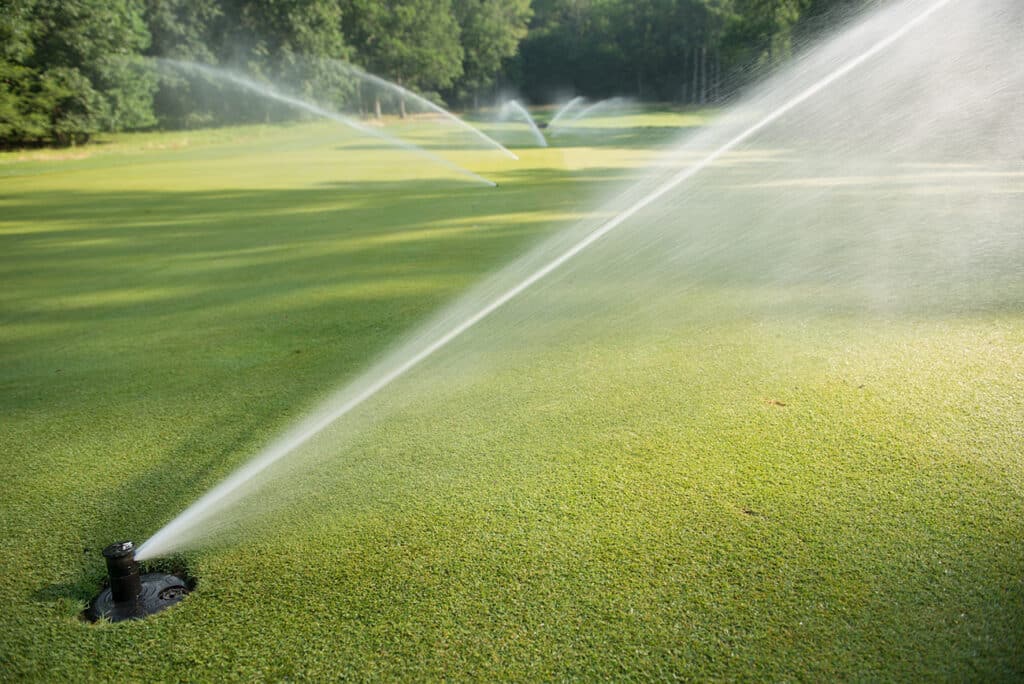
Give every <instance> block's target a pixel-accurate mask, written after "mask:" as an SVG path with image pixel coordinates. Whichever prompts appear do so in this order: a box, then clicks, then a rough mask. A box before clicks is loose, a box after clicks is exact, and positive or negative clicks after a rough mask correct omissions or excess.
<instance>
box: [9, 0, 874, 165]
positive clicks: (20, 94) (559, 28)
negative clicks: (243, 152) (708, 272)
mask: <svg viewBox="0 0 1024 684" xmlns="http://www.w3.org/2000/svg"><path fill="white" fill-rule="evenodd" d="M863 4H865V0H532V2H531V0H0V144H3V145H5V146H13V145H28V144H63V145H67V144H75V143H82V142H85V141H86V140H88V139H89V137H90V136H92V135H93V134H95V133H97V132H100V131H119V130H139V129H151V128H158V127H159V128H187V127H197V126H211V125H222V124H230V123H241V122H249V121H254V120H277V119H283V118H287V117H292V116H295V115H296V114H295V112H293V111H290V110H288V108H287V107H285V106H283V105H280V104H274V103H272V102H269V101H266V100H263V99H260V98H257V97H255V96H252V95H250V96H241V95H239V94H238V93H237V91H231V96H226V93H228V90H227V89H226V88H225V86H223V85H218V84H216V83H210V82H203V81H202V80H201V79H195V78H187V77H186V74H185V73H182V72H181V71H176V70H175V69H168V68H160V64H161V62H159V61H156V60H158V59H165V60H183V61H188V62H200V63H204V64H211V65H219V66H223V67H227V68H231V69H233V70H235V71H237V72H240V73H244V74H247V75H248V76H249V77H251V78H254V79H257V80H267V81H270V82H276V83H281V84H283V86H284V87H285V88H287V89H288V90H289V92H291V93H293V94H296V95H299V96H305V97H309V98H311V99H314V100H316V101H318V102H323V103H333V104H340V103H348V104H351V103H353V102H357V103H359V105H360V106H361V107H362V108H363V109H364V110H368V111H370V112H376V113H378V114H379V113H380V100H379V97H376V96H371V99H374V100H375V101H374V102H373V106H370V104H369V103H368V102H367V93H365V92H364V86H363V85H362V84H361V83H360V81H359V79H358V78H355V77H354V76H353V73H352V71H351V70H349V69H346V68H343V65H344V64H356V65H359V67H361V68H364V69H366V70H367V71H370V72H372V73H375V74H378V75H380V76H383V77H385V78H388V79H390V80H393V81H395V82H396V83H399V84H400V85H402V86H404V87H406V88H409V89H411V90H415V91H418V92H421V93H426V94H427V95H428V96H429V97H431V98H432V99H434V100H436V101H439V102H441V101H443V102H446V103H447V104H449V105H453V106H464V107H465V106H478V105H479V104H481V103H482V102H486V101H488V100H489V99H490V98H492V97H493V96H494V95H495V94H496V93H497V92H498V91H500V90H503V89H508V90H514V91H516V92H519V93H521V94H523V95H524V96H525V97H527V98H529V99H531V100H533V101H535V102H544V101H551V100H553V99H555V98H558V97H565V96H567V95H570V94H571V95H576V94H583V95H587V96H589V97H595V98H596V97H605V96H611V95H631V96H635V97H638V98H640V99H645V100H658V101H671V102H682V103H695V104H702V103H710V102H715V101H717V100H719V99H720V98H722V97H724V96H725V95H727V94H728V93H729V92H731V90H732V89H734V88H735V87H736V86H737V85H738V84H742V81H743V79H744V78H745V77H749V74H751V73H752V71H751V68H752V67H753V68H755V69H758V68H766V67H771V66H773V65H775V64H777V63H779V62H781V61H783V60H785V59H786V58H787V57H788V56H789V55H790V54H791V52H792V49H793V45H794V41H797V40H799V39H800V38H801V36H802V35H803V34H807V33H813V32H815V31H818V30H820V29H821V28H822V27H823V26H827V25H828V24H829V23H830V21H829V20H828V19H824V17H828V16H832V15H831V14H830V12H832V11H834V10H836V9H840V10H842V9H847V8H851V7H854V6H859V5H863Z"/></svg>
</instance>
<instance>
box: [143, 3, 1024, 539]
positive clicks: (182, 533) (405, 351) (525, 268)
mask: <svg viewBox="0 0 1024 684" xmlns="http://www.w3.org/2000/svg"><path fill="white" fill-rule="evenodd" d="M958 2H959V3H961V4H970V5H972V7H973V8H975V9H977V8H978V7H979V5H978V2H975V1H974V0H932V1H931V2H924V1H922V0H906V1H905V2H902V3H899V4H898V5H896V6H894V7H891V8H888V9H886V10H883V11H880V12H876V13H874V14H872V15H871V16H869V17H867V18H866V19H865V20H864V21H862V22H861V23H860V24H858V25H857V26H855V27H852V28H851V29H850V31H848V32H847V33H845V34H844V35H843V36H841V37H840V39H837V40H836V41H832V42H829V43H827V44H824V45H823V46H821V47H820V48H819V49H818V50H816V51H814V52H813V53H811V54H810V55H808V57H807V58H805V59H803V60H801V61H800V62H798V63H797V64H796V65H794V66H793V67H792V68H791V69H789V70H787V72H786V73H784V74H780V75H779V76H778V77H776V78H774V79H772V80H771V81H770V82H769V83H767V84H766V85H765V86H764V87H763V88H762V89H760V90H759V91H758V92H757V93H755V94H754V95H753V96H751V97H750V98H749V99H748V100H746V101H745V102H743V103H740V104H739V105H738V106H737V107H736V108H735V109H734V110H733V111H732V112H731V113H730V114H729V115H728V116H726V117H724V119H723V121H722V122H721V123H719V124H716V125H712V126H710V127H709V128H708V129H707V130H705V131H703V132H702V133H700V134H698V135H697V136H696V137H695V138H693V139H691V140H688V141H687V142H686V143H684V144H683V145H681V146H680V147H679V148H678V149H676V150H675V151H674V154H675V155H676V156H675V159H676V160H677V162H678V160H679V158H687V159H692V160H693V161H692V162H691V163H688V164H686V165H684V166H682V167H681V168H678V169H673V170H671V171H670V172H669V173H668V175H667V176H666V177H663V178H662V179H660V180H657V181H654V182H653V183H647V182H642V183H640V184H639V185H637V186H635V187H633V188H631V189H630V190H628V191H627V192H626V193H625V194H624V195H623V197H622V198H620V199H618V200H616V201H614V202H612V203H611V204H610V205H609V206H608V207H607V209H606V211H605V212H604V213H605V215H607V216H609V218H608V219H607V220H605V221H604V222H602V223H600V224H599V225H597V226H594V225H593V224H590V225H587V224H586V223H584V224H581V225H580V226H577V227H576V228H575V229H572V230H569V231H566V232H565V233H563V234H560V235H556V236H555V237H554V238H553V239H552V240H551V241H549V242H547V243H545V244H542V245H541V246H540V247H539V248H537V249H536V250H535V251H534V252H532V253H531V254H529V255H527V256H526V257H524V258H523V259H521V260H519V261H517V262H516V263H515V264H513V265H512V266H510V267H509V268H508V269H506V270H505V271H503V272H502V273H500V274H498V275H497V276H495V278H493V279H491V280H489V281H488V282H487V283H485V284H484V285H482V286H481V287H480V288H478V289H477V290H475V291H474V292H472V293H470V294H469V295H467V296H466V297H465V298H463V299H462V300H461V301H460V302H458V303H456V304H455V305H454V306H453V307H452V308H451V309H449V310H448V311H446V312H445V313H443V314H442V315H441V316H439V317H438V318H437V319H436V320H435V322H434V323H432V324H431V325H428V326H426V328H425V329H424V331H423V332H422V333H421V334H419V335H417V336H416V337H415V338H414V339H413V340H412V341H410V342H409V343H407V344H405V345H402V346H399V347H398V348H396V349H395V350H393V351H392V352H391V353H389V354H387V355H385V356H384V357H383V358H382V359H381V360H380V361H379V362H378V363H377V364H375V365H374V366H373V367H372V368H370V369H369V370H368V371H367V372H366V373H364V374H363V375H362V376H360V377H359V378H357V379H356V380H355V381H354V382H353V383H351V384H349V385H348V386H346V387H345V388H343V389H342V390H341V391H340V392H338V393H337V394H336V395H335V396H334V397H332V398H331V399H330V400H328V401H327V402H325V403H324V404H323V405H322V407H321V408H320V409H319V410H318V411H316V412H315V413H314V414H313V415H311V416H310V417H309V418H308V419H306V420H305V421H303V422H302V423H300V424H299V425H297V426H296V427H295V428H293V429H292V430H290V431H288V432H287V433H286V434H285V435H283V436H282V437H281V438H280V439H278V440H277V441H275V442H274V443H272V444H270V445H269V446H268V447H267V448H266V449H264V450H263V451H262V452H260V453H259V454H258V455H257V456H256V457H255V458H253V459H252V460H251V461H249V462H248V463H247V464H246V465H244V466H243V467H242V468H240V469H239V470H238V471H236V472H235V473H234V474H232V475H231V476H229V477H228V478H227V479H226V480H224V481H223V482H221V483H220V484H219V485H217V486H216V487H214V488H213V489H211V490H210V491H209V492H208V493H206V494H205V495H204V496H202V497H201V498H200V499H199V500H198V501H196V502H195V503H194V504H192V505H191V506H189V507H188V508H187V509H186V510H185V511H184V512H183V513H181V514H180V515H179V516H178V517H176V518H175V519H174V520H172V521H171V522H170V523H169V524H167V525H166V526H165V527H164V528H163V529H161V530H160V531H158V532H157V533H156V534H155V535H153V537H151V538H150V539H149V540H148V541H147V542H145V544H143V546H142V547H141V548H140V550H139V553H138V557H139V558H140V559H143V558H151V557H155V556H161V555H164V554H167V553H169V552H173V551H177V550H181V549H183V548H188V547H190V546H192V545H194V544H196V543H198V542H199V541H200V540H202V539H203V538H204V537H205V536H206V534H207V531H208V528H209V527H210V526H211V525H213V524H215V523H216V522H217V520H218V517H219V516H220V515H221V514H222V513H224V512H225V511H226V510H227V509H229V508H230V507H232V506H233V505H234V504H236V503H237V502H238V501H239V500H240V499H242V498H243V497H244V496H246V495H247V494H248V493H249V492H250V491H252V490H251V487H253V486H254V484H255V483H257V482H258V480H259V479H260V476H261V474H264V473H266V472H267V471H268V469H269V468H270V467H271V466H273V465H274V464H275V463H278V462H280V461H282V460H283V459H285V458H286V457H288V456H289V455H290V454H292V453H294V452H296V451H297V450H298V449H299V448H300V447H301V446H302V445H303V444H305V443H307V442H308V441H309V440H311V439H312V438H313V437H314V436H316V435H317V434H319V433H320V432H322V431H323V430H324V429H325V428H327V427H328V426H329V425H331V424H332V423H334V422H335V421H337V420H338V419H339V418H341V417H342V416H345V415H346V414H348V413H350V412H351V411H353V409H355V408H356V407H358V406H360V405H362V404H363V403H365V402H366V401H367V400H369V399H370V398H371V397H374V396H375V395H377V394H378V393H379V392H380V391H381V390H383V389H384V388H386V387H387V386H389V385H390V384H392V383H393V382H395V381H396V380H397V379H398V378H400V377H402V376H403V375H405V374H407V373H408V372H409V371H410V370H412V369H413V368H415V367H416V366H418V365H420V364H421V363H423V362H424V361H425V360H426V359H428V358H429V357H431V356H432V355H434V354H435V353H437V352H438V351H439V350H441V349H442V348H444V347H446V346H447V345H449V344H451V343H452V342H453V341H454V340H456V339H457V338H459V337H460V336H462V335H464V334H465V333H467V331H469V330H470V329H472V328H474V327H475V326H477V324H478V323H480V322H481V321H483V320H484V319H486V318H488V317H489V316H491V315H492V314H494V313H495V312H496V311H498V310H499V309H501V308H502V307H505V306H506V305H507V304H508V303H509V302H511V301H512V300H514V299H516V298H518V297H520V296H522V295H523V294H524V293H525V292H527V291H528V290H530V289H531V288H533V286H535V285H536V284H537V283H538V282H539V281H541V280H543V279H545V278H548V277H549V276H551V274H553V273H555V272H556V271H559V270H560V269H563V268H565V267H566V264H568V263H569V262H575V261H576V260H577V258H578V257H579V255H581V254H582V253H584V252H586V251H601V248H596V247H595V245H596V244H597V243H599V242H607V240H606V238H608V236H609V235H610V234H612V233H613V231H616V229H618V228H620V227H622V226H624V225H631V226H636V225H637V223H638V222H637V221H636V220H634V219H637V218H638V217H641V215H642V218H643V219H644V220H647V219H648V216H647V214H648V213H649V210H652V209H654V208H655V207H657V206H659V205H662V204H664V203H666V202H669V203H670V204H673V209H678V207H676V206H675V203H674V202H673V200H672V198H673V197H675V194H674V193H675V192H676V191H677V190H679V189H680V188H681V186H683V185H684V184H687V183H688V181H690V180H691V179H693V178H694V177H695V176H697V175H698V174H701V173H702V172H704V171H706V170H707V169H709V167H711V166H712V165H715V164H716V162H719V161H724V158H725V157H726V155H728V154H729V153H730V152H733V151H734V150H737V148H740V147H741V146H742V145H743V144H744V143H746V142H747V141H749V140H750V139H752V138H753V137H754V136H755V135H758V134H759V133H763V132H765V131H766V129H768V127H769V126H771V125H772V124H773V123H775V122H778V121H779V120H780V119H782V118H783V117H785V116H786V115H787V114H789V113H791V112H793V111H794V110H796V109H797V108H799V107H801V106H802V105H805V104H806V103H808V102H809V101H810V100H812V98H815V97H816V96H818V95H819V94H821V93H823V92H824V91H826V90H828V89H835V88H836V86H837V85H838V84H839V83H841V82H844V80H846V79H848V78H849V77H850V75H851V74H853V73H855V72H857V71H858V70H863V68H864V67H865V65H867V64H869V63H871V64H875V65H876V66H877V71H878V73H883V72H885V71H886V70H889V71H891V70H892V68H891V65H887V64H883V63H881V57H882V56H883V53H886V51H887V50H889V49H890V48H892V47H893V46H894V45H895V44H896V43H897V42H898V41H900V40H902V39H904V38H905V37H907V36H908V35H909V34H911V32H914V31H918V30H922V27H924V26H925V25H926V24H927V25H928V26H937V25H938V24H940V23H941V22H939V17H938V16H935V15H938V14H941V12H942V10H944V8H947V6H949V5H951V4H955V3H958ZM1007 2H1009V0H1007ZM989 7H991V5H989ZM1012 11H1013V10H1010V12H1012ZM989 18H990V19H992V21H993V22H996V23H998V20H999V19H1000V17H999V16H998V14H996V15H995V16H994V19H993V18H992V17H989ZM1005 35H1009V33H1008V32H1004V37H1005ZM971 40H975V38H974V37H972V38H971ZM972 45H973V43H968V44H967V46H966V48H964V47H963V46H961V48H962V49H970V48H971V47H972ZM1000 45H1002V43H1001V42H1000V43H997V44H996V46H995V49H996V50H997V51H998V49H999V46H1000ZM982 58H984V56H982ZM1007 59H1008V60H1011V61H1012V60H1013V59H1015V58H1014V57H1013V56H1008V57H1007ZM1011 66H1012V65H1011ZM1001 73H1004V72H1001ZM873 75H874V74H873ZM938 76H941V74H939V75H938ZM1000 78H1002V76H1000ZM1009 78H1014V77H1012V76H1011V77H1009ZM1015 78H1016V79H1017V80H1016V81H1014V82H1013V83H1011V84H1009V85H1007V83H1005V82H1001V81H999V82H992V83H990V84H988V86H989V87H988V89H987V90H985V91H984V92H989V93H991V92H998V91H999V89H1001V88H1002V89H1006V88H1008V87H1012V88H1019V75H1018V76H1017V77H1015ZM871 80H872V79H870V78H861V79H857V80H856V84H855V85H856V87H857V88H858V89H859V90H858V94H859V97H851V98H849V103H846V102H844V104H843V105H842V106H850V107H854V106H857V103H858V102H864V101H870V100H871V97H870V94H869V95H864V91H863V88H864V86H865V83H869V84H870V82H871ZM910 80H913V79H910ZM851 87H852V86H851ZM979 94H983V93H980V92H979ZM889 95H892V94H891V93H890V94H889ZM900 96H902V99H904V100H905V99H906V94H904V93H900V94H897V97H900ZM928 96H929V97H930V94H929V95H928ZM837 99H838V98H837ZM839 101H842V100H839ZM929 103H930V100H929ZM928 106H929V108H930V109H929V111H920V112H918V114H919V115H920V116H921V117H922V124H921V125H922V126H925V127H927V126H929V125H934V122H935V121H936V120H938V118H939V114H936V112H938V111H939V110H938V109H937V107H938V106H939V105H937V104H929V105H928ZM933 109H934V110H935V111H932V110H933ZM942 111H943V112H944V111H946V110H942ZM940 113H941V112H940ZM871 114H872V115H877V117H879V118H880V119H881V120H883V123H891V121H889V120H887V119H884V117H885V116H886V115H888V112H883V111H879V112H875V111H872V112H871ZM898 123H900V124H901V125H903V126H909V125H912V124H915V123H916V122H908V121H907V120H906V119H901V120H900V121H899V122H898ZM797 128H805V127H803V126H798V127H797ZM854 133H855V132H854ZM797 137H798V136H797ZM814 142H815V143H816V144H818V145H820V146H822V147H823V148H825V149H826V150H828V148H829V143H828V140H827V136H825V137H822V139H820V140H819V139H817V138H815V139H814ZM1012 142H1014V143H1015V144H1017V145H1019V143H1020V141H1019V140H1017V141H1012ZM894 144H896V141H889V140H883V141H876V145H881V146H888V147H892V146H893V145H894ZM815 153H817V148H816V147H815V149H812V150H810V154H812V155H813V154H815ZM826 154H827V152H826ZM839 161H840V162H841V161H842V160H839ZM801 182H806V181H801ZM779 196H780V197H783V196H784V191H780V193H779ZM685 201H686V198H684V199H683V202H685ZM731 201H734V198H732V200H730V198H729V197H726V198H723V201H722V207H723V211H725V210H729V209H730V202H731ZM780 201H781V200H780ZM1000 201H1004V200H1000ZM1006 206H1008V205H1006V204H1005V203H1004V204H1001V205H999V209H998V211H999V212H1003V211H1004V210H1005V207H1006ZM645 210H648V211H646V212H645ZM985 211H987V212H989V214H990V215H995V216H996V217H997V219H999V218H1001V217H1002V216H1004V214H1003V213H998V214H993V211H995V210H993V209H991V208H986V209H985ZM812 214H815V212H812ZM765 220H766V221H767V219H765ZM856 227H857V228H860V227H861V226H860V224H858V225H857V226H856ZM954 229H955V227H951V231H952V230H954ZM641 232H642V231H641ZM681 232H683V233H686V231H681ZM853 233H855V231H851V234H853ZM687 234H688V233H687ZM661 236H662V234H661V233H658V232H654V234H653V235H650V234H648V235H644V236H643V237H645V238H647V239H649V240H650V241H652V242H656V241H657V239H659V238H660V237H661ZM844 237H847V238H848V236H844ZM939 237H942V236H940V235H936V238H939ZM608 239H611V238H608ZM684 239H686V237H685V235H684V236H682V237H680V238H679V240H684ZM1013 244H1014V245H1015V244H1016V243H1013ZM592 248H594V249H592ZM629 248H630V249H634V250H639V249H642V248H643V245H639V246H638V245H635V244H633V245H630V246H629ZM654 248H655V249H657V245H654ZM997 251H998V250H997ZM986 254H987V253H986ZM996 256H998V254H997V255H996Z"/></svg>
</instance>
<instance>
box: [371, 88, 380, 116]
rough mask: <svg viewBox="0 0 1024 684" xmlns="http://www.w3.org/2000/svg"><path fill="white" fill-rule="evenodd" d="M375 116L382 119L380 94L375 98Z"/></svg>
mask: <svg viewBox="0 0 1024 684" xmlns="http://www.w3.org/2000/svg"><path fill="white" fill-rule="evenodd" d="M373 114H374V116H376V117H377V118H378V119H379V118H380V117H381V114H380V94H377V95H374V96H373Z"/></svg>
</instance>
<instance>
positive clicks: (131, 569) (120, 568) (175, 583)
mask: <svg viewBox="0 0 1024 684" xmlns="http://www.w3.org/2000/svg"><path fill="white" fill-rule="evenodd" d="M103 557H104V558H105V559H106V561H107V576H108V577H109V579H110V586H109V587H108V588H106V589H104V590H103V591H101V592H100V593H99V595H98V596H96V598H94V599H93V600H92V601H91V602H90V603H89V608H88V610H86V617H88V618H89V619H90V620H92V621H93V622H95V621H97V620H101V619H104V618H105V619H107V620H110V621H111V622H121V621H122V620H138V619H140V618H144V617H146V616H147V615H152V614H153V613H158V612H160V611H161V610H163V609H164V608H169V607H171V606H173V605H174V604H176V603H178V602H179V601H181V599H183V598H185V595H186V594H188V591H189V589H188V585H187V584H186V583H185V580H183V579H181V578H180V577H178V576H176V575H165V574H162V573H157V572H150V573H146V574H141V573H140V571H139V564H138V562H137V561H136V560H135V544H133V543H132V542H130V541H123V542H117V543H116V544H111V545H110V546H108V547H107V548H105V549H103Z"/></svg>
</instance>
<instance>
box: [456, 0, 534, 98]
mask: <svg viewBox="0 0 1024 684" xmlns="http://www.w3.org/2000/svg"><path fill="white" fill-rule="evenodd" d="M454 9H455V18H456V20H457V21H458V22H459V26H460V27H461V36H462V52H463V58H462V78H461V79H459V92H458V95H459V96H462V97H465V96H467V95H468V96H471V97H472V98H473V104H474V106H478V105H479V101H478V100H479V95H480V92H481V91H482V90H483V89H484V88H487V87H488V86H490V85H491V84H492V83H494V78H495V75H496V74H497V73H498V71H499V70H500V69H501V66H502V62H503V61H504V60H505V59H507V58H509V57H512V56H513V55H515V54H516V51H517V50H518V48H519V43H520V41H521V40H522V39H523V38H524V37H526V27H527V25H528V23H529V21H530V16H531V14H532V11H531V9H530V0H455V4H454Z"/></svg>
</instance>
